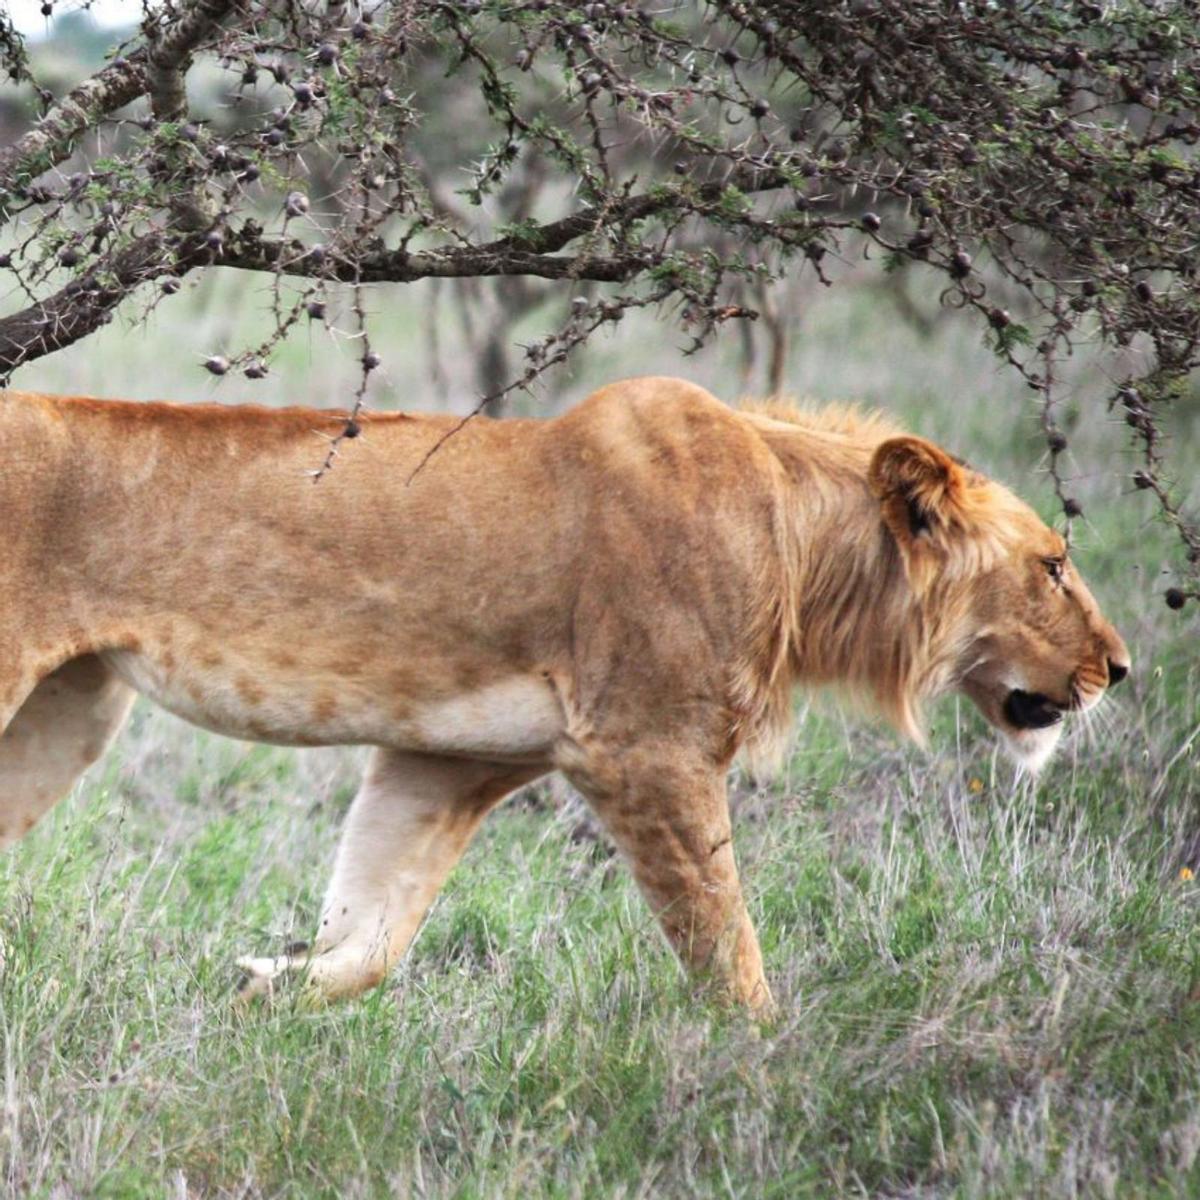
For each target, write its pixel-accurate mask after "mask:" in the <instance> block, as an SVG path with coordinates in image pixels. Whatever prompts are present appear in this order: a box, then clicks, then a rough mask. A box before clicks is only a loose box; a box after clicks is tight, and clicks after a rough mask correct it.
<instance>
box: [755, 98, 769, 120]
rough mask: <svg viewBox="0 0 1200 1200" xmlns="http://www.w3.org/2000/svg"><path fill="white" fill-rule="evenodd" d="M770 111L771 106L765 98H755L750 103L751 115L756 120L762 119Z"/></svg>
mask: <svg viewBox="0 0 1200 1200" xmlns="http://www.w3.org/2000/svg"><path fill="white" fill-rule="evenodd" d="M770 111H771V109H770V106H769V105H768V104H767V102H766V101H765V100H755V102H754V103H753V104H752V105H750V115H751V116H752V117H754V118H755V119H756V120H762V118H763V117H765V116H766V115H767V113H769V112H770Z"/></svg>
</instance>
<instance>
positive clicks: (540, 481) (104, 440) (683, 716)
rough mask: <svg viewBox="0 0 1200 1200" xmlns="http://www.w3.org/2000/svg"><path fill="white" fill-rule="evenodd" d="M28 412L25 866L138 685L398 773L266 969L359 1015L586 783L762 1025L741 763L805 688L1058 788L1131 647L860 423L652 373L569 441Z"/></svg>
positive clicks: (2, 421) (681, 929)
mask: <svg viewBox="0 0 1200 1200" xmlns="http://www.w3.org/2000/svg"><path fill="white" fill-rule="evenodd" d="M452 422H453V419H452V418H446V417H432V416H431V417H410V416H405V415H399V414H395V415H379V416H374V417H372V418H370V419H369V420H367V421H365V422H364V428H363V433H362V436H360V437H358V438H356V439H353V440H348V441H346V442H344V443H343V444H342V447H341V453H340V457H339V459H338V461H337V464H336V466H335V468H334V470H333V471H332V472H330V473H328V474H327V475H326V476H325V477H324V478H322V479H321V480H320V482H319V483H316V484H314V483H313V482H312V479H311V478H310V472H311V470H312V468H313V467H314V466H315V465H316V464H317V463H318V462H319V461H320V459H321V457H322V455H323V452H324V446H325V444H326V443H325V440H324V439H326V438H328V436H330V435H331V434H334V433H336V432H337V431H338V429H339V428H340V427H341V424H342V418H341V417H339V416H338V415H337V414H335V413H330V412H321V411H314V410H304V409H286V410H266V409H254V408H235V407H222V406H217V405H199V406H188V407H184V406H176V405H168V404H131V403H122V402H107V401H97V400H91V399H81V398H63V397H51V396H41V395H34V394H29V393H15V392H10V393H7V394H6V395H3V396H0V448H2V451H3V453H2V456H0V459H2V461H3V463H4V467H3V470H0V507H2V511H3V512H4V513H5V524H6V529H7V530H8V534H7V536H6V538H5V539H3V540H2V541H0V580H3V586H4V589H5V591H4V596H3V604H0V730H6V731H5V732H4V733H3V736H2V737H0V840H12V839H14V838H16V837H19V836H20V835H21V834H22V833H23V832H24V831H25V829H26V828H28V827H29V826H30V825H32V824H33V822H34V821H36V819H37V818H38V817H39V816H40V815H41V813H42V812H43V811H45V809H46V808H48V807H49V805H50V804H52V803H53V801H54V800H55V799H56V798H57V797H58V796H59V795H61V794H62V793H63V792H64V791H65V790H66V789H67V788H68V787H69V786H70V783H71V780H72V779H73V778H74V777H75V775H76V774H77V772H78V771H81V770H82V769H83V768H84V767H85V766H86V765H87V763H88V762H90V761H92V760H93V759H94V758H95V756H96V755H98V754H99V753H101V752H102V750H103V748H104V746H105V744H106V743H107V740H108V739H109V738H110V737H111V736H112V734H113V733H114V732H115V729H116V728H117V727H118V726H119V724H120V721H121V719H122V718H123V716H124V713H125V711H126V710H127V708H128V703H129V699H130V697H131V695H132V692H133V691H134V690H136V691H140V692H142V693H144V694H145V695H148V696H150V697H151V698H152V699H154V700H156V701H157V702H159V703H160V704H162V705H164V706H165V707H167V708H169V709H171V710H172V711H174V712H177V713H179V714H180V715H182V716H184V717H186V718H187V719H189V720H192V721H194V722H196V723H198V724H201V725H204V726H206V727H208V728H211V729H215V730H217V731H219V732H223V733H227V734H231V735H234V736H238V737H248V738H253V739H258V740H264V741H273V742H279V743H285V744H293V745H320V744H335V743H353V742H358V743H367V744H371V745H373V746H375V747H377V749H376V751H375V755H374V759H373V762H372V765H371V768H370V770H369V771H368V775H367V779H366V781H365V782H364V785H363V789H362V791H361V793H360V795H359V797H358V798H357V799H356V801H355V803H354V805H353V807H352V809H351V813H350V816H349V818H348V820H347V827H346V831H345V833H344V835H343V840H342V845H341V848H340V850H339V853H338V861H337V866H336V869H335V872H334V877H333V881H332V883H331V886H330V889H329V892H328V895H327V898H326V903H325V907H324V910H323V913H322V917H321V926H320V929H319V931H318V936H317V938H316V941H315V943H314V945H313V947H312V948H311V949H310V950H305V951H303V952H302V953H301V952H297V953H293V954H291V955H284V956H282V957H276V958H267V959H251V960H246V964H245V965H246V966H247V969H248V970H249V972H250V975H251V982H250V987H249V991H251V992H256V991H265V990H269V988H270V987H271V986H273V980H274V979H276V978H277V977H278V976H279V975H280V974H282V973H284V972H288V971H291V970H303V971H304V972H306V974H307V979H308V982H309V986H310V987H311V988H312V989H313V990H314V991H315V992H316V993H318V994H320V995H324V996H338V995H347V994H353V993H354V992H357V991H359V990H361V989H362V988H363V987H367V986H370V985H371V984H372V983H374V982H376V981H377V980H379V979H380V978H381V977H382V976H383V974H384V973H385V972H386V971H387V969H388V968H389V967H390V966H391V965H392V963H394V962H395V961H396V959H397V958H398V957H399V956H400V955H401V954H402V953H403V952H404V949H405V948H406V947H407V945H408V943H409V941H410V939H411V938H412V936H413V934H414V932H415V930H416V928H417V926H418V924H419V922H420V920H421V917H422V915H423V913H424V912H425V909H426V907H427V906H428V904H429V903H430V901H431V900H432V898H433V896H434V894H435V893H436V890H437V888H438V887H439V886H440V883H441V881H442V880H443V879H444V878H445V875H446V874H447V873H448V872H449V870H450V869H451V868H452V867H453V865H454V862H455V861H456V860H457V858H458V856H459V855H460V854H461V852H462V850H463V848H464V847H465V846H466V844H467V842H468V840H469V838H470V836H471V833H472V832H473V830H474V829H475V828H476V827H477V826H478V824H479V822H480V821H481V820H482V819H483V817H484V815H485V814H486V813H487V811H488V810H489V809H490V808H491V807H492V806H493V805H495V804H496V803H498V802H499V801H500V800H501V799H502V798H503V797H504V796H505V795H506V794H507V793H508V792H509V791H511V790H512V789H513V788H515V787H518V786H520V785H521V784H523V783H525V782H527V781H529V780H531V779H534V778H536V777H537V776H538V775H541V774H543V773H545V772H547V771H550V770H554V769H559V770H562V771H564V772H565V773H566V774H567V775H568V777H569V778H570V779H571V780H572V781H573V782H574V783H575V784H576V786H578V787H579V789H580V790H581V791H582V792H583V793H584V795H585V796H586V797H587V799H588V800H589V802H590V803H591V804H592V805H593V806H594V807H595V809H596V811H597V812H598V814H599V815H600V817H601V819H602V820H603V821H604V822H605V824H606V825H607V827H608V829H609V830H610V832H611V833H612V836H613V837H614V839H615V840H616V842H617V843H618V845H619V846H620V847H621V849H622V850H623V852H624V853H625V854H626V856H627V857H628V858H629V860H630V862H631V865H632V867H633V869H634V873H635V875H636V877H637V879H638V882H639V884H640V886H641V888H642V890H643V892H644V893H645V894H646V896H647V898H648V900H649V901H650V903H651V904H652V905H653V906H654V908H655V910H656V911H657V912H658V913H659V915H660V917H661V920H662V924H663V928H664V931H665V932H666V934H667V937H668V939H669V940H670V942H671V944H672V945H673V946H674V948H675V949H676V951H677V952H678V953H679V954H680V956H681V957H682V958H683V960H684V961H685V962H686V963H687V964H688V965H689V966H690V967H691V968H693V969H694V970H696V971H697V972H698V973H700V974H703V975H708V976H711V977H712V978H713V979H714V980H715V982H716V983H717V984H718V986H719V987H720V989H721V990H722V991H723V992H725V993H726V994H728V995H730V996H732V997H733V998H735V999H737V1000H739V1001H741V1002H744V1003H746V1004H749V1005H751V1006H755V1007H760V1006H762V1005H765V1004H766V1003H767V1002H768V1000H769V992H768V990H767V986H766V982H765V980H764V978H763V974H762V964H761V959H760V956H759V952H758V946H757V942H756V940H755V937H754V931H753V928H752V926H751V924H750V920H749V917H748V915H747V913H746V909H745V905H744V903H743V900H742V895H741V889H740V885H739V882H738V875H737V869H736V866H735V863H734V858H733V852H732V846H731V842H730V836H731V835H730V828H729V814H728V809H727V805H726V800H725V772H726V770H727V768H728V766H729V764H730V762H731V761H732V759H733V757H734V756H735V755H736V754H737V753H739V752H741V751H744V752H746V753H758V754H760V755H763V754H769V753H770V751H771V748H772V747H773V746H777V745H778V744H779V742H780V740H781V736H782V734H783V733H784V732H785V731H786V729H787V727H788V725H789V722H790V715H791V695H792V692H793V690H794V688H795V687H797V686H809V687H835V688H838V689H841V690H842V691H844V692H846V693H848V694H851V695H854V696H857V697H858V698H859V699H861V700H862V701H863V702H865V703H867V704H869V705H871V706H873V707H874V708H876V709H877V710H879V711H880V712H882V713H883V714H885V715H886V716H887V717H888V718H889V719H891V720H892V721H893V722H895V724H896V725H897V726H898V727H899V728H900V729H902V730H904V731H905V732H907V733H908V734H910V735H912V736H914V737H918V738H919V737H920V736H921V716H920V713H921V705H922V703H923V701H925V700H927V699H928V698H929V697H931V696H932V695H935V694H937V693H938V692H940V691H944V690H946V689H947V688H961V689H962V690H964V691H966V692H967V694H969V695H970V696H971V697H972V698H973V699H974V700H975V701H976V703H977V704H978V705H979V707H980V708H981V710H982V711H983V712H984V714H985V716H987V717H988V719H989V720H990V721H992V723H993V724H995V725H996V726H997V727H998V728H999V729H1000V730H1001V732H1002V733H1003V734H1005V736H1006V737H1007V738H1008V740H1009V741H1010V743H1011V744H1012V745H1013V746H1014V747H1015V749H1016V751H1017V753H1018V754H1019V755H1022V756H1024V757H1025V758H1026V760H1027V761H1029V762H1030V763H1034V764H1036V762H1037V761H1038V760H1040V759H1041V758H1043V757H1044V756H1045V754H1046V753H1048V747H1049V746H1050V745H1052V742H1053V732H1052V731H1046V730H1032V729H1028V728H1020V729H1018V728H1014V727H1013V726H1012V725H1011V723H1010V722H1009V720H1008V717H1007V716H1006V712H1007V711H1008V710H1007V709H1006V707H1005V704H1006V698H1008V697H1010V696H1011V694H1012V692H1013V689H1022V690H1023V691H1025V692H1029V693H1037V694H1038V696H1040V697H1042V698H1048V699H1047V702H1050V701H1052V702H1053V703H1054V704H1055V705H1061V706H1062V707H1081V706H1084V705H1086V704H1088V703H1091V702H1093V701H1094V700H1095V699H1096V698H1097V696H1098V695H1099V693H1100V692H1101V691H1103V689H1104V687H1105V686H1107V684H1108V682H1109V678H1110V674H1109V672H1110V669H1112V665H1113V664H1116V665H1118V666H1120V667H1124V665H1125V664H1126V662H1127V655H1126V653H1125V650H1124V647H1123V646H1122V645H1121V643H1120V639H1119V638H1118V637H1117V635H1116V634H1115V633H1114V632H1113V631H1112V630H1111V628H1110V627H1109V626H1107V624H1105V623H1104V621H1103V619H1102V618H1101V617H1100V615H1099V613H1098V611H1097V610H1096V606H1095V603H1094V601H1093V600H1092V599H1091V597H1090V595H1089V594H1088V593H1087V590H1086V588H1085V587H1084V586H1083V584H1082V582H1081V581H1079V579H1078V577H1077V576H1076V575H1075V573H1074V571H1073V568H1071V567H1070V566H1069V565H1068V566H1067V567H1065V568H1064V570H1065V572H1066V574H1065V576H1064V579H1063V581H1062V583H1061V585H1060V584H1058V583H1056V582H1054V581H1052V580H1051V579H1050V578H1049V577H1048V575H1047V568H1046V566H1045V564H1044V562H1043V561H1042V560H1043V559H1045V558H1047V557H1053V556H1056V555H1059V554H1060V553H1061V551H1062V544H1061V539H1060V538H1059V537H1058V535H1057V534H1055V533H1053V531H1051V530H1049V529H1047V528H1046V527H1045V526H1044V525H1043V524H1042V523H1041V522H1040V521H1039V520H1038V519H1037V518H1036V516H1034V514H1033V513H1032V512H1031V511H1030V510H1029V509H1028V508H1027V507H1026V506H1024V505H1023V504H1021V502H1020V501H1018V500H1017V499H1016V498H1015V497H1013V496H1012V495H1011V494H1010V493H1008V492H1007V491H1005V490H1004V489H1003V488H1001V487H1000V486H999V485H997V484H994V483H992V482H990V481H988V480H986V479H984V478H983V477H982V476H979V475H978V474H976V473H975V472H973V471H971V470H970V469H969V468H966V467H963V466H962V465H961V464H959V463H957V462H956V461H954V460H952V459H950V458H949V457H948V456H946V455H945V454H944V453H943V452H941V451H940V450H938V449H937V448H936V447H934V446H932V445H930V444H929V443H927V442H922V441H920V440H919V439H915V438H907V437H904V436H903V435H901V434H899V433H898V432H897V431H896V430H895V429H893V428H892V427H891V426H890V425H889V423H888V422H887V421H886V420H884V419H882V418H879V417H872V416H862V415H860V414H857V413H855V412H854V411H853V410H850V409H831V410H825V411H824V412H822V413H817V414H804V413H802V412H799V411H797V410H795V409H792V408H789V407H786V406H780V405H778V404H774V405H768V406H763V407H761V408H759V409H758V410H748V411H746V412H742V413H739V412H734V411H731V410H730V409H728V408H725V407H724V406H723V405H721V404H720V403H719V402H718V401H716V400H715V399H714V398H713V397H711V396H710V395H708V393H706V392H704V391H703V390H702V389H700V388H697V387H694V386H693V385H691V384H687V383H684V382H682V381H679V380H671V379H654V378H650V379H637V380H630V381H627V382H624V383H620V384H615V385H613V386H611V387H607V388H604V389H602V390H601V391H599V392H597V393H596V394H595V395H593V396H592V397H590V398H589V399H588V400H587V401H585V402H584V403H583V404H581V405H580V406H579V407H577V408H576V409H574V410H572V411H571V412H568V413H567V414H565V415H564V416H562V417H560V418H557V419H555V420H551V421H544V422H536V421H516V420H514V421H503V422H493V421H489V420H486V419H482V418H481V419H479V420H476V421H473V422H471V423H469V424H468V425H467V426H466V427H465V428H463V429H461V430H459V431H458V432H457V433H455V434H454V436H453V437H451V438H450V439H449V440H448V441H447V442H446V443H445V445H444V446H443V447H442V448H441V449H440V450H439V451H438V453H437V454H436V455H435V456H434V457H433V458H432V460H431V461H429V462H428V463H427V464H426V465H425V466H424V467H423V469H421V470H420V471H418V472H417V473H416V475H415V477H414V476H413V472H414V469H415V468H416V467H417V466H418V465H419V464H420V463H421V462H422V461H423V460H424V458H425V456H426V454H427V453H428V451H429V450H430V448H431V447H432V446H433V445H434V444H435V443H436V442H437V441H438V440H439V439H440V438H441V437H442V436H443V434H444V433H445V432H446V431H447V430H448V429H449V428H450V427H451V425H452Z"/></svg>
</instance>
